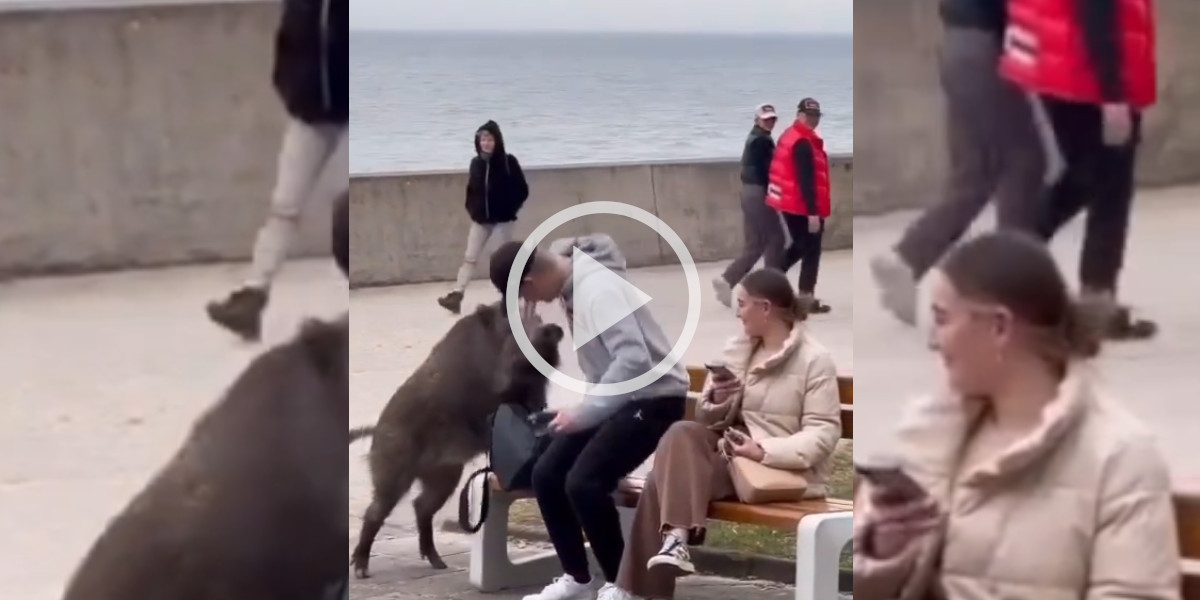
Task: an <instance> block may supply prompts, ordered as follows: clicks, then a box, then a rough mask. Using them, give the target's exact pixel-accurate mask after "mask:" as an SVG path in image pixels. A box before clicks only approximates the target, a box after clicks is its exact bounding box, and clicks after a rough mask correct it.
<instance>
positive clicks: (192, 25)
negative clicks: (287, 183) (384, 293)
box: [0, 0, 329, 274]
mask: <svg viewBox="0 0 1200 600" xmlns="http://www.w3.org/2000/svg"><path fill="white" fill-rule="evenodd" d="M81 7H82V8H81ZM278 13H279V3H278V2H277V1H274V0H261V1H243V2H216V3H196V4H184V3H180V2H160V3H155V2H144V3H139V4H133V3H130V2H99V1H88V2H79V1H76V2H44V3H26V4H25V5H22V6H11V5H0V273H5V272H8V273H10V274H22V273H54V272H72V271H90V270H104V269H115V268H127V267H142V266H157V265H166V264H173V263H187V262H205V261H215V260H229V259H235V260H236V259H244V258H246V257H247V256H248V255H249V253H250V247H251V242H252V239H253V235H254V232H255V230H256V229H257V228H258V226H259V225H261V223H262V220H263V218H264V216H265V215H266V212H267V198H268V196H269V195H270V192H271V187H272V185H273V182H274V175H275V157H276V153H277V151H278V148H279V143H280V135H281V132H282V123H283V111H282V109H281V107H280V105H279V102H278V101H277V100H276V98H275V95H274V92H273V90H272V89H271V87H270V72H271V70H270V69H271V54H272V52H271V51H272V45H273V38H274V29H275V25H276V21H277V19H278ZM312 212H313V217H314V218H311V219H308V221H307V222H306V223H305V227H304V234H303V235H302V240H301V243H300V244H299V248H298V249H297V250H298V251H297V253H298V254H302V255H323V254H327V253H328V252H329V241H328V232H329V229H328V227H329V225H328V218H329V217H328V213H329V211H328V210H314V211H312Z"/></svg>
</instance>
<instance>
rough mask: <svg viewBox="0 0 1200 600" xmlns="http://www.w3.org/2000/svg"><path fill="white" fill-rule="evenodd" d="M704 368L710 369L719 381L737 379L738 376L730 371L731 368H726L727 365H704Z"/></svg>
mask: <svg viewBox="0 0 1200 600" xmlns="http://www.w3.org/2000/svg"><path fill="white" fill-rule="evenodd" d="M704 368H705V369H708V372H709V373H712V375H713V378H714V379H718V380H721V381H728V380H730V379H737V375H734V374H733V371H730V370H729V367H727V366H725V363H719V362H713V363H704Z"/></svg>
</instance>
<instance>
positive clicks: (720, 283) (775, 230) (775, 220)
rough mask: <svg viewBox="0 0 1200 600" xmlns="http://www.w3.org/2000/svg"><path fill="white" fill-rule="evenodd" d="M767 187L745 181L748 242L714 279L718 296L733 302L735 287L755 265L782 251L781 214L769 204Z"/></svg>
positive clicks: (744, 216)
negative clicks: (739, 253)
mask: <svg viewBox="0 0 1200 600" xmlns="http://www.w3.org/2000/svg"><path fill="white" fill-rule="evenodd" d="M766 197H767V189H766V188H765V187H763V186H761V185H750V184H745V185H742V195H741V204H742V230H743V234H742V235H743V238H744V241H745V245H744V247H743V249H742V253H741V255H739V256H738V257H737V258H735V259H733V262H731V263H729V266H728V267H726V268H725V272H724V273H722V275H721V276H720V277H718V278H716V279H714V280H713V290H714V291H715V292H716V294H717V300H718V301H720V302H721V304H724V305H725V306H730V304H731V303H732V301H733V299H732V296H733V287H734V286H736V285H737V284H738V283H739V282H741V280H742V278H743V277H745V276H746V274H747V273H749V272H750V270H751V269H753V268H754V265H755V264H756V263H758V260H759V259H760V258H764V257H768V260H769V261H770V260H774V261H778V260H780V259H779V258H778V254H780V253H782V252H783V233H782V232H781V231H780V230H779V217H778V216H776V213H775V211H774V210H773V209H772V208H771V207H769V206H767V204H766Z"/></svg>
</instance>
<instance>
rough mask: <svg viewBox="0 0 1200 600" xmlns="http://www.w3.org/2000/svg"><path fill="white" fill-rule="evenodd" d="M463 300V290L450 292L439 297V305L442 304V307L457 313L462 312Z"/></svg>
mask: <svg viewBox="0 0 1200 600" xmlns="http://www.w3.org/2000/svg"><path fill="white" fill-rule="evenodd" d="M462 301H463V293H462V292H450V293H449V294H446V295H445V296H442V297H441V298H438V306H441V307H442V308H444V309H446V310H448V311H450V312H452V313H454V314H456V315H457V314H459V313H461V312H462Z"/></svg>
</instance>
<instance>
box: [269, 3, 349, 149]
mask: <svg viewBox="0 0 1200 600" xmlns="http://www.w3.org/2000/svg"><path fill="white" fill-rule="evenodd" d="M348 7H349V0H284V2H283V16H282V18H281V19H280V21H279V30H278V31H277V33H276V35H275V70H274V73H273V77H272V79H273V81H274V83H275V91H276V92H277V93H278V94H279V98H280V99H281V100H283V104H284V106H286V107H287V111H288V113H289V114H291V115H292V117H294V118H296V119H299V120H301V121H304V122H305V123H309V124H312V125H346V124H347V123H348V122H349V120H350V81H349V72H350V66H349V63H348V61H349V59H350V37H349V33H348V25H349V21H348V20H347V18H346V16H347V13H348V12H349V11H348Z"/></svg>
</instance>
